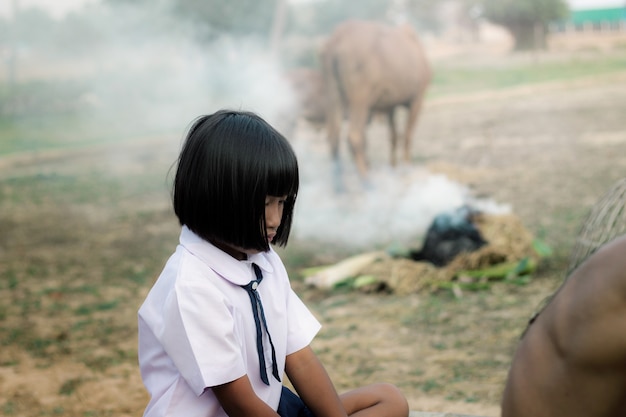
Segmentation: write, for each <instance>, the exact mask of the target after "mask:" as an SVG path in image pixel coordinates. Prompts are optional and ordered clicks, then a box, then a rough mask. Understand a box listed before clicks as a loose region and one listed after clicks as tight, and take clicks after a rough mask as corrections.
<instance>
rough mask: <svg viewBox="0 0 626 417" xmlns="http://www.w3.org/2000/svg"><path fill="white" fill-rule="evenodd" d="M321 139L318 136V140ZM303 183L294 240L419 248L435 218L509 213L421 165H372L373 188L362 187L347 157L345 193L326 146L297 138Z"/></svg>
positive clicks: (363, 246)
mask: <svg viewBox="0 0 626 417" xmlns="http://www.w3.org/2000/svg"><path fill="white" fill-rule="evenodd" d="M314 139H319V138H314ZM293 145H294V148H295V150H296V153H297V154H298V157H299V162H300V167H301V168H300V169H301V185H300V192H299V194H298V202H297V206H296V215H295V219H294V225H293V229H292V236H293V239H294V240H313V241H316V242H321V243H328V244H332V245H333V246H335V245H336V246H340V247H345V248H356V249H370V250H371V249H375V248H381V247H387V246H389V245H394V244H400V245H402V246H410V247H415V246H418V247H419V245H418V244H417V243H418V242H421V240H422V238H423V236H424V234H425V232H426V230H427V229H428V227H429V226H430V223H431V222H432V220H433V219H434V217H435V216H436V215H437V214H440V213H442V212H446V211H451V210H454V209H456V208H458V207H460V206H462V205H465V204H468V205H470V206H472V207H474V208H476V209H478V210H481V211H482V212H484V213H491V214H497V213H505V212H509V211H510V207H509V206H507V205H503V204H499V203H497V202H495V201H493V200H488V199H479V198H476V197H474V196H473V195H472V194H471V191H470V190H469V189H468V188H467V187H466V186H464V185H463V184H460V183H457V182H455V181H452V180H450V179H449V178H447V177H446V176H445V175H442V174H432V173H430V172H429V171H428V170H427V169H426V168H423V167H420V166H419V165H414V166H400V167H398V168H395V169H394V168H391V167H389V166H388V164H385V163H381V164H380V165H376V164H372V165H374V166H373V168H372V170H371V172H370V174H371V176H370V182H371V187H369V188H368V189H364V188H363V186H362V184H361V183H360V181H359V179H358V176H357V174H356V170H355V168H354V164H353V163H352V160H351V159H350V155H349V154H347V153H344V155H343V167H344V172H343V178H344V183H345V191H344V192H343V193H337V192H336V191H335V189H334V182H333V181H334V178H333V173H332V164H331V163H330V160H329V157H328V154H329V152H328V151H327V147H325V146H323V145H325V144H324V143H316V141H315V140H312V138H308V137H307V138H298V140H296V141H294V144H293Z"/></svg>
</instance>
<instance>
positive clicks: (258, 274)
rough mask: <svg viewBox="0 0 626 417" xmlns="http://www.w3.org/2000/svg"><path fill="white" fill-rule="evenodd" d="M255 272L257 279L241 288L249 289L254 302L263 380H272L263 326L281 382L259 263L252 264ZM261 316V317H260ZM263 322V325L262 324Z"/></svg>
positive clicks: (274, 368)
mask: <svg viewBox="0 0 626 417" xmlns="http://www.w3.org/2000/svg"><path fill="white" fill-rule="evenodd" d="M252 267H253V268H254V273H255V274H256V280H255V281H250V282H249V283H248V285H242V286H241V288H243V289H245V290H246V291H248V295H249V296H250V303H251V304H252V315H253V316H254V324H256V350H257V353H258V355H259V367H260V368H261V380H262V381H263V382H264V383H265V385H269V384H270V382H269V380H268V379H267V371H266V370H265V354H264V353H263V328H265V332H266V333H267V338H268V339H269V341H270V346H271V347H272V375H274V378H276V379H277V380H278V382H280V376H279V375H278V365H276V351H275V350H274V343H272V336H270V332H269V330H268V329H267V322H266V321H265V313H264V312H263V304H261V297H260V296H259V293H258V292H257V290H256V289H257V287H258V286H259V284H260V283H261V281H262V280H263V274H261V268H259V267H258V265H257V264H252ZM259 316H260V317H259ZM261 324H263V326H261Z"/></svg>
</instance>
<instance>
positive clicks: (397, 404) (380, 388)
mask: <svg viewBox="0 0 626 417" xmlns="http://www.w3.org/2000/svg"><path fill="white" fill-rule="evenodd" d="M373 388H374V390H375V392H377V393H378V394H379V395H380V400H381V402H383V403H385V404H388V405H389V407H390V408H389V409H390V411H392V413H393V415H394V416H403V417H405V416H408V414H409V403H408V401H407V400H406V397H405V396H404V394H402V391H400V389H399V388H398V387H396V386H395V385H393V384H388V383H380V384H375V385H374V387H373Z"/></svg>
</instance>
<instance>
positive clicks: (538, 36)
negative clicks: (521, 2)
mask: <svg viewBox="0 0 626 417" xmlns="http://www.w3.org/2000/svg"><path fill="white" fill-rule="evenodd" d="M509 30H510V31H511V34H512V35H513V39H514V40H515V48H514V49H515V50H516V51H529V50H533V49H546V47H547V41H546V30H545V28H544V27H543V25H542V24H541V23H535V25H524V24H514V25H510V26H509Z"/></svg>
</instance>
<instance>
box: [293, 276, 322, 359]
mask: <svg viewBox="0 0 626 417" xmlns="http://www.w3.org/2000/svg"><path fill="white" fill-rule="evenodd" d="M288 294H289V296H288V300H287V311H288V313H287V317H288V318H289V319H288V320H289V330H288V334H287V355H290V354H292V353H294V352H297V351H299V350H300V349H303V348H305V347H306V346H308V345H309V344H311V342H312V341H313V338H314V337H315V335H316V334H317V332H319V330H320V329H321V327H322V325H321V324H320V322H319V321H318V320H317V319H316V318H315V316H314V315H313V313H311V311H310V310H309V309H308V308H307V307H306V305H305V304H304V303H303V302H302V300H301V299H300V297H298V295H297V294H296V293H295V292H294V291H293V289H291V287H290V288H289V292H288Z"/></svg>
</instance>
